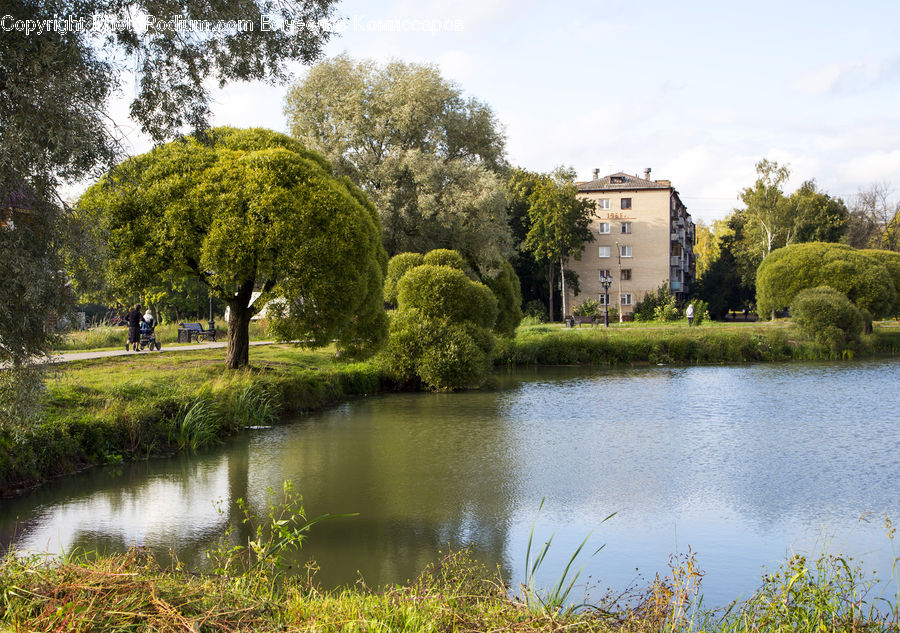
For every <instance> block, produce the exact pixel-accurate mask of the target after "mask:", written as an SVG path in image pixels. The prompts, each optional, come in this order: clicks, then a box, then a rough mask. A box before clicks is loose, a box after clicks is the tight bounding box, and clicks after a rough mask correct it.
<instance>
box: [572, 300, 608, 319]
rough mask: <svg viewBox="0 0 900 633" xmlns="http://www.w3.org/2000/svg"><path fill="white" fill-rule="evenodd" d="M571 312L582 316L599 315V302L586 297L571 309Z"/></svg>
mask: <svg viewBox="0 0 900 633" xmlns="http://www.w3.org/2000/svg"><path fill="white" fill-rule="evenodd" d="M572 314H573V315H575V316H584V317H593V316H600V314H601V312H600V302H599V301H597V300H596V299H591V298H590V297H588V298H587V299H585V300H584V301H582V302H581V304H580V305H578V306H576V307H575V309H574V310H572Z"/></svg>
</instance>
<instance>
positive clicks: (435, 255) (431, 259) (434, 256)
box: [424, 248, 466, 272]
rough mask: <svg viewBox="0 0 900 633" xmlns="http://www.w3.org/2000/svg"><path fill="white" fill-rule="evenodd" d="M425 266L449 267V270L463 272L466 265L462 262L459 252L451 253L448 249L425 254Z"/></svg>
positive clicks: (439, 249) (437, 249)
mask: <svg viewBox="0 0 900 633" xmlns="http://www.w3.org/2000/svg"><path fill="white" fill-rule="evenodd" d="M424 263H425V264H428V265H429V266H450V268H458V269H459V270H462V271H463V272H465V270H466V263H465V261H463V257H462V255H460V254H459V251H453V250H450V249H449V248H436V249H434V250H433V251H428V252H427V253H425V262H424Z"/></svg>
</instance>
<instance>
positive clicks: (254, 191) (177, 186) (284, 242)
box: [79, 128, 387, 367]
mask: <svg viewBox="0 0 900 633" xmlns="http://www.w3.org/2000/svg"><path fill="white" fill-rule="evenodd" d="M79 207H80V208H81V209H82V210H83V211H84V212H86V213H87V214H89V215H90V216H91V217H93V218H95V224H96V226H97V227H98V230H99V231H100V233H101V237H102V239H103V241H104V242H105V243H106V245H107V249H108V250H107V252H106V254H105V256H106V258H108V260H109V261H110V265H109V268H108V271H109V274H108V276H107V282H108V283H109V284H110V285H111V286H112V287H113V288H116V289H119V290H120V291H124V292H136V291H140V290H142V289H144V288H147V287H153V286H155V285H157V284H158V283H159V280H160V279H161V278H167V277H169V276H171V275H173V274H175V275H181V276H184V277H191V278H195V279H197V280H199V281H200V282H202V283H204V284H205V285H207V286H208V287H209V289H210V292H212V293H213V294H214V295H215V296H218V297H220V298H221V299H223V300H225V301H226V302H227V304H228V307H229V308H230V311H231V314H230V318H229V321H228V352H227V355H226V364H227V365H228V366H229V367H241V366H243V365H246V364H247V362H248V345H249V337H248V326H249V323H250V319H251V317H252V316H253V315H254V314H256V312H257V311H258V310H259V309H260V308H261V307H262V306H264V305H266V304H267V303H269V302H270V301H271V303H269V308H268V314H269V315H270V318H272V319H273V327H274V328H275V332H276V333H277V334H279V335H280V336H281V337H282V338H290V339H296V340H300V341H302V342H303V343H305V344H307V345H323V344H327V343H329V342H330V341H331V340H332V339H333V338H337V339H338V341H339V343H341V344H342V345H344V346H359V345H366V344H375V343H377V342H379V341H380V340H381V338H382V337H383V336H384V334H385V330H386V325H387V322H386V318H385V316H384V313H383V307H382V301H383V300H382V283H383V276H384V272H385V268H386V265H387V257H386V254H385V252H384V249H383V248H382V246H381V240H380V237H381V232H380V227H379V224H378V215H377V213H376V211H375V209H374V207H373V206H372V205H371V204H370V203H369V202H368V201H367V200H366V198H365V195H364V194H363V193H362V192H361V191H359V189H358V188H357V187H356V186H355V185H353V184H352V183H351V182H350V181H349V180H347V179H346V178H338V177H336V176H334V175H333V174H332V172H331V166H330V164H329V163H328V162H327V161H326V160H325V159H324V158H322V157H321V156H319V155H318V154H316V153H314V152H312V151H309V150H307V149H305V148H304V147H303V146H302V145H301V144H300V143H299V142H298V141H296V140H294V139H292V138H290V137H287V136H285V135H283V134H277V133H275V132H270V131H268V130H261V129H251V130H236V129H233V128H216V129H213V130H210V131H208V132H207V133H206V134H205V135H204V136H203V137H202V138H201V139H198V138H194V137H188V138H186V139H184V140H179V141H174V142H172V143H169V144H167V145H163V146H161V147H158V148H157V149H155V150H154V151H152V152H149V153H147V154H143V155H141V156H138V157H136V158H133V159H130V160H128V161H126V162H124V163H122V164H121V165H119V166H118V167H117V168H115V169H114V170H113V171H112V172H111V173H110V174H109V175H108V176H106V177H104V178H103V179H101V181H100V182H98V183H97V184H96V185H94V186H93V187H91V188H90V189H89V190H88V191H87V192H86V193H85V195H84V196H83V197H82V200H81V202H80V203H79ZM254 291H259V292H261V293H262V294H261V296H260V297H259V298H258V299H257V301H256V302H255V303H254V304H253V305H250V301H251V297H252V294H253V292H254Z"/></svg>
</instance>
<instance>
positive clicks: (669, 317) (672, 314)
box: [653, 296, 681, 323]
mask: <svg viewBox="0 0 900 633" xmlns="http://www.w3.org/2000/svg"><path fill="white" fill-rule="evenodd" d="M680 316H681V315H680V313H679V311H678V305H677V304H676V303H675V297H674V296H670V297H669V299H668V300H667V301H666V302H665V303H661V304H659V305H657V306H656V307H655V308H653V318H654V319H655V320H657V321H662V322H664V323H665V322H669V321H677V320H678V319H679V318H680Z"/></svg>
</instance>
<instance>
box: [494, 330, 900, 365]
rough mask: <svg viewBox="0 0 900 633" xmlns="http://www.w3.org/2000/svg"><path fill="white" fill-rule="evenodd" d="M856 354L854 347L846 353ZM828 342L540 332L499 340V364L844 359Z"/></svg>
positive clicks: (896, 342) (877, 349)
mask: <svg viewBox="0 0 900 633" xmlns="http://www.w3.org/2000/svg"><path fill="white" fill-rule="evenodd" d="M855 351H856V353H860V354H863V355H867V354H868V355H872V354H882V353H887V354H896V353H898V352H900V331H896V332H876V333H875V334H872V335H870V336H863V337H862V338H861V340H860V343H859V346H858V347H857V348H856V350H855ZM844 355H845V356H847V355H851V356H852V355H853V352H852V351H850V352H848V353H846V354H844ZM840 356H841V354H840V352H839V353H838V354H837V355H836V353H835V351H834V350H833V349H832V348H831V347H830V346H828V345H826V344H822V343H817V342H813V341H806V340H796V339H794V338H792V337H791V333H790V330H788V331H782V330H776V331H772V332H767V333H764V334H761V333H756V332H743V331H722V330H709V331H698V330H693V331H689V332H684V333H682V332H679V333H671V332H669V333H655V332H647V331H643V332H642V331H640V330H636V331H633V332H632V331H621V332H616V333H615V334H606V333H605V332H597V331H584V332H578V331H573V332H568V333H566V335H564V336H560V335H559V334H553V333H538V334H537V335H532V336H520V337H518V338H516V339H514V340H500V341H498V344H497V348H496V352H495V364H496V365H507V366H517V365H582V364H584V365H587V364H590V365H620V364H626V363H651V364H657V363H689V364H700V363H742V362H753V361H757V362H758V361H763V362H770V361H784V360H825V359H830V358H835V357H840Z"/></svg>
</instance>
